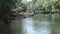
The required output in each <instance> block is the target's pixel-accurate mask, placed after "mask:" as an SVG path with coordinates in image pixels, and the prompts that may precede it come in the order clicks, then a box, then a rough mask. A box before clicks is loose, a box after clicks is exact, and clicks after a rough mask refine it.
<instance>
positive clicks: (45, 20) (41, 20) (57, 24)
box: [0, 14, 60, 34]
mask: <svg viewBox="0 0 60 34" xmlns="http://www.w3.org/2000/svg"><path fill="white" fill-rule="evenodd" d="M0 33H1V34H60V15H59V14H40V15H35V16H33V17H27V18H24V19H19V20H14V21H12V23H10V24H3V25H2V24H1V26H0Z"/></svg>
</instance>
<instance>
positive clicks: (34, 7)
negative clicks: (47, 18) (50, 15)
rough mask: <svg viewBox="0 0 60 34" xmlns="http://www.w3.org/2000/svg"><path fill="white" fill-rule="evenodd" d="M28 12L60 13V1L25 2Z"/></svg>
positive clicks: (35, 0)
mask: <svg viewBox="0 0 60 34" xmlns="http://www.w3.org/2000/svg"><path fill="white" fill-rule="evenodd" d="M24 4H26V5H27V11H28V10H29V11H34V12H35V11H38V12H55V11H58V12H59V11H60V0H32V1H30V2H25V3H24Z"/></svg>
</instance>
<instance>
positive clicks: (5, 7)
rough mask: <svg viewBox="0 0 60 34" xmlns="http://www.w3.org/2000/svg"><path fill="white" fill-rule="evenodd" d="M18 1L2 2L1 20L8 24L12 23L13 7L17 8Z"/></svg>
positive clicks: (0, 4) (8, 0) (2, 0)
mask: <svg viewBox="0 0 60 34" xmlns="http://www.w3.org/2000/svg"><path fill="white" fill-rule="evenodd" d="M15 3H16V0H0V18H1V19H2V20H3V21H5V23H8V22H10V21H11V16H10V14H11V7H12V6H15Z"/></svg>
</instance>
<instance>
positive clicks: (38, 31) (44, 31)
mask: <svg viewBox="0 0 60 34" xmlns="http://www.w3.org/2000/svg"><path fill="white" fill-rule="evenodd" d="M22 22H23V24H22V25H23V31H22V33H24V34H51V28H49V27H50V22H47V21H43V22H41V23H40V22H39V23H40V24H39V23H37V21H33V19H32V18H25V19H23V20H22ZM33 23H36V24H38V25H42V26H38V27H39V28H36V27H37V26H33V25H34V24H33Z"/></svg>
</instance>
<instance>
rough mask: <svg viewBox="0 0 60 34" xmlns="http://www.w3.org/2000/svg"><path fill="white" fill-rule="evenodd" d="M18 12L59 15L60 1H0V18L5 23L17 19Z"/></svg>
mask: <svg viewBox="0 0 60 34" xmlns="http://www.w3.org/2000/svg"><path fill="white" fill-rule="evenodd" d="M11 10H12V11H11ZM19 12H33V13H34V14H39V13H41V14H45V13H46V14H53V13H58V14H59V13H60V0H31V1H27V0H0V18H1V19H2V20H3V21H5V22H6V23H7V22H10V21H11V20H13V18H14V17H17V14H18V13H19ZM22 14H24V13H22Z"/></svg>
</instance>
